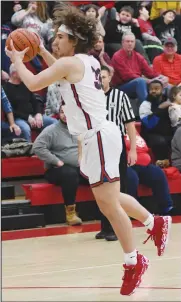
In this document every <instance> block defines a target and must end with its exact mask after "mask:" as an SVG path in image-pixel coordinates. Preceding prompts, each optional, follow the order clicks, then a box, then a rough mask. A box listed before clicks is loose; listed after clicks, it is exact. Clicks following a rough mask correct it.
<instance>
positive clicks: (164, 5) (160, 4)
mask: <svg viewBox="0 0 181 302" xmlns="http://www.w3.org/2000/svg"><path fill="white" fill-rule="evenodd" d="M167 10H174V11H175V12H176V13H177V14H180V13H181V5H180V2H179V1H153V3H152V7H151V14H150V19H151V20H153V19H156V18H158V17H159V16H161V15H162V14H163V13H164V12H166V11H167Z"/></svg>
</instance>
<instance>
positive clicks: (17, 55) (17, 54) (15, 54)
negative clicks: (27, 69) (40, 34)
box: [5, 40, 29, 63]
mask: <svg viewBox="0 0 181 302" xmlns="http://www.w3.org/2000/svg"><path fill="white" fill-rule="evenodd" d="M10 45H11V49H12V50H8V49H7V47H6V48H5V52H6V55H7V56H8V57H9V58H10V60H11V62H12V63H15V61H16V60H17V59H20V60H21V61H23V58H24V55H25V53H26V52H27V51H28V49H29V47H27V48H25V49H24V50H22V51H17V50H16V49H15V47H14V44H13V40H11V41H10Z"/></svg>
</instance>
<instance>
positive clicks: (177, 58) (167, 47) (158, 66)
mask: <svg viewBox="0 0 181 302" xmlns="http://www.w3.org/2000/svg"><path fill="white" fill-rule="evenodd" d="M163 50H164V53H163V54H161V55H160V56H158V57H156V58H155V59H154V61H153V69H154V71H155V72H157V73H160V74H162V75H164V76H166V77H168V82H169V84H171V85H179V84H181V55H179V54H177V41H176V40H175V39H174V38H171V37H170V38H167V39H166V40H165V42H164V49H163Z"/></svg>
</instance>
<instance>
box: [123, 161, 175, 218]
mask: <svg viewBox="0 0 181 302" xmlns="http://www.w3.org/2000/svg"><path fill="white" fill-rule="evenodd" d="M139 184H142V185H145V186H147V187H149V188H151V190H152V192H153V198H154V199H155V200H156V202H157V203H158V206H159V208H160V210H161V211H162V213H163V214H164V213H167V212H168V211H169V210H171V209H172V207H173V201H172V198H171V196H170V193H169V188H168V182H167V178H166V176H165V173H164V172H163V171H162V169H160V168H159V167H157V166H154V165H152V164H150V165H148V166H146V167H145V166H139V165H135V166H133V167H128V168H127V193H128V194H129V195H131V196H133V197H134V198H136V199H137V189H138V185H139Z"/></svg>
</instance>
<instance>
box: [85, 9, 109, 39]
mask: <svg viewBox="0 0 181 302" xmlns="http://www.w3.org/2000/svg"><path fill="white" fill-rule="evenodd" d="M84 12H85V14H86V15H87V16H88V17H89V18H92V19H96V20H97V33H98V34H99V35H101V36H103V37H104V36H105V30H104V27H103V25H102V23H101V20H100V18H101V16H100V15H99V12H98V7H97V6H96V5H94V4H88V5H86V7H85V8H84Z"/></svg>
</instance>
